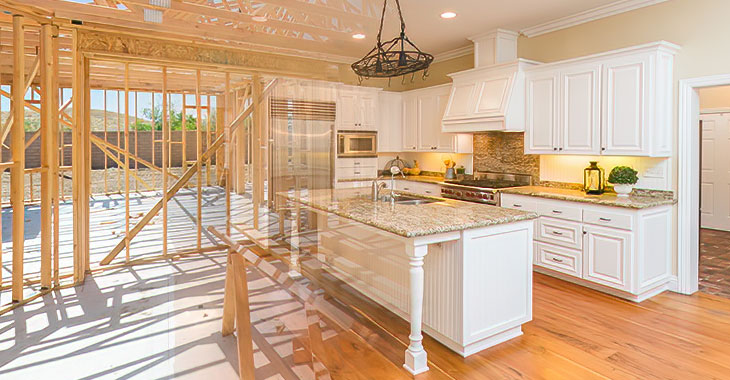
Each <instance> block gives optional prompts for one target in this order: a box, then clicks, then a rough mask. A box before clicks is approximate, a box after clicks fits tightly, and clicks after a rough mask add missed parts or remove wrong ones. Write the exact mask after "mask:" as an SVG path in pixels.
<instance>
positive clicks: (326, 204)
mask: <svg viewBox="0 0 730 380" xmlns="http://www.w3.org/2000/svg"><path fill="white" fill-rule="evenodd" d="M278 195H280V196H283V197H285V198H287V199H289V200H291V201H294V202H300V203H302V204H304V205H306V206H309V207H312V208H314V209H317V210H322V211H327V212H331V213H333V214H335V215H338V216H341V217H344V218H348V219H351V220H354V221H357V222H360V223H363V224H367V225H369V226H373V227H376V228H379V229H381V230H385V231H388V232H392V233H394V234H396V235H400V236H403V237H418V236H427V235H433V234H438V233H443V232H451V231H460V230H465V229H470V228H479V227H487V226H492V225H498V224H507V223H513V222H518V221H523V220H531V219H536V218H537V214H535V213H531V212H524V211H519V210H511V209H506V208H501V207H495V206H489V205H484V204H479V203H472V202H462V201H457V200H450V199H443V198H434V197H423V196H419V198H429V199H433V200H436V202H433V203H424V204H420V205H407V204H391V203H390V202H382V201H373V200H372V199H371V198H370V193H369V192H365V191H363V190H362V189H336V190H335V189H323V190H309V191H308V192H307V193H306V194H302V196H301V197H297V196H296V195H295V194H293V193H288V192H282V193H278Z"/></svg>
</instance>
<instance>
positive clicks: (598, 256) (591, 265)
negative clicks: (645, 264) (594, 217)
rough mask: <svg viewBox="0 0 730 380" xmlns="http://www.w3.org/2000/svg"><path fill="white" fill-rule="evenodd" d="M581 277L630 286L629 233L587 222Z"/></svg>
mask: <svg viewBox="0 0 730 380" xmlns="http://www.w3.org/2000/svg"><path fill="white" fill-rule="evenodd" d="M583 229H584V235H585V237H584V246H585V249H584V250H583V253H584V254H585V255H584V258H583V278H584V279H586V280H589V281H593V282H596V283H599V284H601V285H605V286H610V287H613V288H616V289H620V290H630V289H629V282H628V279H629V269H630V267H631V265H630V263H631V261H632V260H631V259H632V256H633V255H632V251H633V249H632V245H631V233H629V232H624V231H620V230H616V229H613V228H605V227H597V226H591V225H586V226H585V227H583Z"/></svg>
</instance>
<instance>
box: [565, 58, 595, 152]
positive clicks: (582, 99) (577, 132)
mask: <svg viewBox="0 0 730 380" xmlns="http://www.w3.org/2000/svg"><path fill="white" fill-rule="evenodd" d="M561 78H562V87H561V95H562V96H561V103H562V112H563V114H562V118H561V120H562V122H561V123H560V127H561V128H560V129H561V132H562V133H561V138H560V140H561V143H560V149H558V150H559V151H561V152H562V153H575V154H599V153H600V124H599V120H600V109H601V108H600V101H599V96H600V91H599V89H600V66H599V65H591V66H583V67H575V68H569V69H566V70H565V71H563V74H562V76H561Z"/></svg>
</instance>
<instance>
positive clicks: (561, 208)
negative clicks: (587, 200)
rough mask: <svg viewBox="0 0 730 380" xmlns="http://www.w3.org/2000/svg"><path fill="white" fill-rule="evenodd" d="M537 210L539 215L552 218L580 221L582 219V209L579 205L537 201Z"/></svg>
mask: <svg viewBox="0 0 730 380" xmlns="http://www.w3.org/2000/svg"><path fill="white" fill-rule="evenodd" d="M537 212H538V213H539V214H540V215H545V216H551V217H553V218H560V219H567V220H574V221H576V222H580V221H582V220H583V210H582V209H581V208H580V207H575V206H570V205H565V204H563V203H555V202H538V203H537Z"/></svg>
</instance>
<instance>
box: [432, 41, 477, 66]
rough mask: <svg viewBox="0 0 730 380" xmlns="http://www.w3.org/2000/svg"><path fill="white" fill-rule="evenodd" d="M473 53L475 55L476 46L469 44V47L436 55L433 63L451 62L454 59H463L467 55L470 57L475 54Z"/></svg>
mask: <svg viewBox="0 0 730 380" xmlns="http://www.w3.org/2000/svg"><path fill="white" fill-rule="evenodd" d="M473 53H474V44H469V45H467V46H463V47H460V48H456V49H451V50H448V51H445V52H443V53H438V54H434V56H433V61H434V62H441V61H446V60H449V59H452V58H458V57H463V56H465V55H469V54H473Z"/></svg>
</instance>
